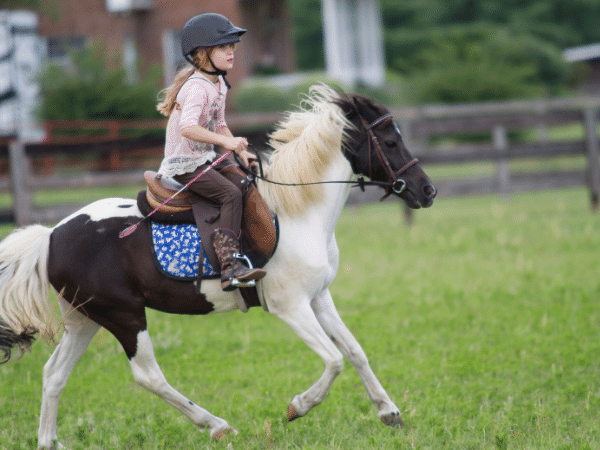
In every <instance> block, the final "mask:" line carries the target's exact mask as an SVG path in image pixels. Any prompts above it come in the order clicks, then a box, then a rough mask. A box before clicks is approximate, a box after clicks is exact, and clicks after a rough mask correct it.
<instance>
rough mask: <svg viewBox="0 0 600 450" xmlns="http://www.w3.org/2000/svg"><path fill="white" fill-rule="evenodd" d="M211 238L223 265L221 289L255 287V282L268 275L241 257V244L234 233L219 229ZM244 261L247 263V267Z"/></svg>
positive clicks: (230, 289)
mask: <svg viewBox="0 0 600 450" xmlns="http://www.w3.org/2000/svg"><path fill="white" fill-rule="evenodd" d="M211 237H212V242H213V245H214V247H215V253H216V254H217V258H218V259H219V263H221V288H222V289H223V290H224V291H233V290H234V289H236V288H238V287H249V286H254V280H260V279H261V278H262V277H264V276H265V275H266V274H267V272H265V271H264V270H262V269H255V268H253V267H252V264H251V263H250V260H248V259H247V257H245V256H242V255H241V253H240V242H239V240H238V238H237V237H236V236H235V234H234V233H233V232H232V231H230V230H224V229H222V228H221V229H217V230H215V231H213V233H212V236H211ZM242 261H246V263H247V266H246V265H244V264H243V263H242Z"/></svg>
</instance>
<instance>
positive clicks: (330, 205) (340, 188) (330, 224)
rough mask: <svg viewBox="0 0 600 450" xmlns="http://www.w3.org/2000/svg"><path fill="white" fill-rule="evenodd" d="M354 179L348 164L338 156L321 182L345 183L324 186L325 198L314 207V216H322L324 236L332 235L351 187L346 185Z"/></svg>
mask: <svg viewBox="0 0 600 450" xmlns="http://www.w3.org/2000/svg"><path fill="white" fill-rule="evenodd" d="M355 178H356V176H355V175H354V173H353V172H352V168H351V166H350V163H349V162H348V161H347V160H346V158H344V157H343V156H342V155H340V158H339V160H338V161H335V162H334V163H333V164H331V165H330V167H329V170H327V172H326V176H325V179H324V180H323V181H344V182H346V183H339V184H338V183H329V184H325V196H324V200H323V202H322V203H319V204H316V205H314V210H315V213H316V214H319V215H321V216H322V224H323V225H322V226H323V228H324V230H323V231H324V232H325V234H328V235H332V234H333V233H334V231H335V227H336V225H337V222H338V220H339V218H340V215H341V214H342V210H343V208H344V205H345V204H346V200H347V199H348V195H349V193H350V187H351V185H350V184H349V183H347V182H348V181H352V180H354V179H355Z"/></svg>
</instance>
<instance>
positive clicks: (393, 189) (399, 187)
mask: <svg viewBox="0 0 600 450" xmlns="http://www.w3.org/2000/svg"><path fill="white" fill-rule="evenodd" d="M358 116H359V117H360V120H361V121H362V123H363V126H364V127H365V130H366V131H367V139H368V145H369V178H370V179H371V181H365V179H364V178H363V177H359V178H358V180H356V181H316V182H313V183H281V182H277V181H272V180H269V179H268V178H266V177H265V175H264V173H263V167H262V161H261V158H260V156H259V154H258V153H256V158H255V159H254V158H253V159H251V160H250V161H256V162H258V165H259V173H260V174H256V173H254V172H252V171H251V170H250V169H248V168H246V167H245V166H244V164H243V163H242V161H241V160H240V158H239V156H238V155H237V153H235V152H234V154H233V156H234V157H235V159H236V161H237V162H238V164H239V166H240V168H241V169H242V170H244V171H245V172H246V173H247V174H248V181H249V182H252V181H254V180H255V179H259V180H262V181H265V182H267V183H271V184H277V185H279V186H309V185H317V184H346V183H347V184H353V185H354V186H357V187H360V189H361V190H362V191H364V190H365V186H379V187H382V188H385V190H386V193H385V195H384V196H383V197H381V200H380V201H383V200H385V199H386V198H388V197H389V196H390V195H391V194H392V193H395V194H397V195H400V194H402V192H404V190H405V189H406V181H404V180H403V179H402V178H400V175H402V174H403V173H404V172H406V171H407V170H408V169H409V168H411V167H412V166H414V165H415V164H417V163H418V162H419V160H418V159H417V158H413V159H412V160H411V161H409V162H408V163H406V164H405V165H404V166H402V167H401V168H400V170H398V171H396V172H394V170H393V169H392V165H391V164H390V161H389V159H388V157H387V156H386V155H385V153H384V152H383V150H382V149H381V145H380V144H379V140H378V139H377V136H375V133H374V132H373V129H374V128H377V127H378V126H379V125H381V124H383V123H385V122H387V121H388V120H393V119H394V118H393V116H392V115H391V114H390V113H388V114H384V115H383V116H381V117H379V118H378V119H376V120H374V121H373V122H371V123H368V122H367V121H366V120H365V119H364V118H363V117H362V116H361V115H360V114H358ZM399 133H400V132H399V131H398V134H399ZM373 153H375V155H377V157H378V158H379V161H380V162H381V164H382V165H383V167H384V169H385V171H386V173H387V175H388V178H389V181H373V166H372V159H373V157H372V156H371V155H372V154H373Z"/></svg>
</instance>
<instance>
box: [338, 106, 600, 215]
mask: <svg viewBox="0 0 600 450" xmlns="http://www.w3.org/2000/svg"><path fill="white" fill-rule="evenodd" d="M599 110H600V98H573V99H559V100H545V101H511V102H497V103H485V104H469V105H457V106H422V107H415V108H403V109H393V110H392V113H393V114H394V116H395V117H396V118H398V121H399V122H400V128H401V129H402V133H403V138H404V141H405V143H407V144H408V146H409V148H411V149H412V151H413V153H414V154H415V155H416V156H417V157H418V158H419V160H420V162H421V164H422V165H425V166H432V165H442V166H445V167H447V166H449V165H460V164H473V163H483V162H488V163H493V164H494V166H495V168H496V170H495V173H494V174H492V175H486V176H479V177H477V176H475V177H469V178H464V177H463V178H460V179H442V180H436V179H434V180H433V181H434V184H435V185H436V187H437V188H438V191H439V193H440V195H442V196H449V195H466V194H487V193H501V194H502V195H503V196H505V197H506V196H508V195H510V193H511V192H517V191H531V190H539V189H555V188H563V187H570V186H582V185H587V186H588V187H589V189H590V201H591V208H592V209H593V210H596V209H597V208H598V201H599V193H600V165H599V160H598V157H599V143H598V111H599ZM553 127H561V128H563V129H566V130H567V133H568V134H569V133H570V134H579V135H580V136H576V137H573V138H568V136H567V138H564V137H563V138H562V139H559V140H552V139H551V137H550V135H549V134H550V131H551V130H552V129H553ZM465 137H467V139H465ZM473 140H476V142H472V141H473ZM449 142H450V144H449ZM573 157H583V158H584V159H585V161H586V167H585V168H583V169H581V168H570V169H560V168H558V169H554V170H551V171H544V170H540V169H537V170H531V171H529V172H522V171H520V172H519V173H513V172H511V165H510V163H511V162H513V161H518V160H533V161H534V164H532V166H536V162H538V163H541V162H544V161H547V160H549V159H556V158H562V159H565V158H567V159H568V158H573ZM537 165H540V166H541V165H543V164H537ZM559 165H560V164H559ZM566 165H567V166H569V164H566ZM377 195H378V193H375V192H373V193H352V194H351V198H350V199H349V201H351V202H361V201H371V200H374V199H375V198H376V197H377Z"/></svg>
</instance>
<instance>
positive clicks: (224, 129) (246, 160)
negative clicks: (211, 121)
mask: <svg viewBox="0 0 600 450" xmlns="http://www.w3.org/2000/svg"><path fill="white" fill-rule="evenodd" d="M217 133H218V134H221V135H223V136H226V137H227V136H229V137H232V138H233V134H232V133H231V130H230V129H229V127H227V126H224V127H221V128H219V129H218V130H217ZM234 139H235V138H234ZM238 139H243V140H244V142H245V144H246V145H245V147H244V149H243V150H242V151H241V152H236V153H237V154H238V155H239V156H240V158H241V159H242V161H243V163H244V164H245V165H246V167H250V166H251V164H250V161H249V159H250V158H254V155H252V153H250V152H249V151H248V150H246V148H248V140H247V139H246V138H238ZM253 165H257V163H253Z"/></svg>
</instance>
